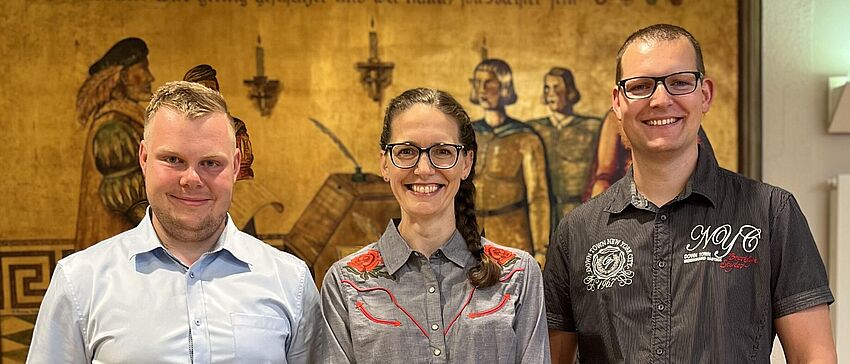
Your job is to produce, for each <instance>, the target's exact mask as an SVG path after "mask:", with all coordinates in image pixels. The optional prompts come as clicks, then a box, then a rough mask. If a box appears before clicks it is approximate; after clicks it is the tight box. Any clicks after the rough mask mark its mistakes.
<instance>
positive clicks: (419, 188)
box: [411, 184, 437, 193]
mask: <svg viewBox="0 0 850 364" xmlns="http://www.w3.org/2000/svg"><path fill="white" fill-rule="evenodd" d="M411 189H413V192H416V193H432V192H434V191H436V190H437V185H433V184H432V185H412V186H411Z"/></svg>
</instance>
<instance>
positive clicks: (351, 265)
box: [343, 249, 390, 280]
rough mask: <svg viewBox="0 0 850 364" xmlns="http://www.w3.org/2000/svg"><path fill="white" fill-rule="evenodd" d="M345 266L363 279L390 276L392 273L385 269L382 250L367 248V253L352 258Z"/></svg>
mask: <svg viewBox="0 0 850 364" xmlns="http://www.w3.org/2000/svg"><path fill="white" fill-rule="evenodd" d="M343 268H345V269H346V270H348V271H349V272H351V273H354V274H355V275H357V276H358V277H360V278H361V279H363V280H366V279H369V277H374V278H377V277H384V278H390V275H389V274H388V273H387V272H385V271H384V270H383V269H384V260H383V259H382V258H381V252H379V251H377V250H374V249H370V250H367V251H366V252H365V253H363V254H360V255H358V256H356V257H354V258H352V259H351V261H349V262H348V264H346V265H345V267H343Z"/></svg>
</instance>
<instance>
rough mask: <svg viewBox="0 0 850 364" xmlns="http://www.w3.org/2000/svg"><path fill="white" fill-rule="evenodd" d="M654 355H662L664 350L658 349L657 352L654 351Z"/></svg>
mask: <svg viewBox="0 0 850 364" xmlns="http://www.w3.org/2000/svg"><path fill="white" fill-rule="evenodd" d="M655 354H658V355H661V354H664V350H662V349H658V350H656V351H655Z"/></svg>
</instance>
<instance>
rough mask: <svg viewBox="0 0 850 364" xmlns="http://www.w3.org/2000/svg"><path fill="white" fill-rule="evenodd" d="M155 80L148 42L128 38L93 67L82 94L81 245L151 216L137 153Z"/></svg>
mask: <svg viewBox="0 0 850 364" xmlns="http://www.w3.org/2000/svg"><path fill="white" fill-rule="evenodd" d="M153 81H154V77H153V75H152V74H151V72H150V70H149V69H148V47H147V45H146V44H145V42H144V41H143V40H141V39H139V38H125V39H122V40H120V41H119V42H118V43H115V45H113V46H112V48H110V49H109V50H108V51H107V52H106V54H104V55H103V57H101V58H100V59H99V60H97V62H95V63H94V64H92V65H91V67H89V77H88V79H86V81H85V82H84V83H83V85H82V86H81V87H80V90H79V91H78V92H77V122H79V123H80V125H81V126H83V127H84V128H85V129H86V130H87V132H86V146H85V154H84V155H83V163H82V178H81V182H80V204H79V210H78V214H77V239H76V240H77V248H78V249H84V248H86V247H89V246H91V245H92V244H94V243H96V242H98V241H101V240H103V239H106V238H107V237H110V236H112V235H115V234H117V233H119V232H121V231H124V230H127V229H129V228H131V227H133V226H135V225H136V224H138V223H139V221H140V220H141V219H142V217H143V216H144V214H145V209H146V208H147V206H148V203H147V198H146V196H145V187H144V181H143V176H142V171H141V169H140V168H139V163H138V160H137V153H138V151H139V141H140V140H141V139H142V131H143V128H144V121H143V120H144V111H145V108H144V105H145V104H146V103H147V102H148V100H149V99H150V97H151V83H152V82H153Z"/></svg>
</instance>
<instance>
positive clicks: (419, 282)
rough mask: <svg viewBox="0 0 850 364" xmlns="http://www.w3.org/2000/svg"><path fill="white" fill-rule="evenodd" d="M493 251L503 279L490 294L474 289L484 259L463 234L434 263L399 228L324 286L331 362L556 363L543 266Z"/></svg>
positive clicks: (511, 252) (521, 255)
mask: <svg viewBox="0 0 850 364" xmlns="http://www.w3.org/2000/svg"><path fill="white" fill-rule="evenodd" d="M482 240H483V239H482ZM483 244H484V254H487V255H489V256H490V257H491V259H494V260H495V261H496V262H498V263H499V265H500V266H501V268H502V273H501V279H500V280H499V282H498V283H496V284H495V285H493V286H490V287H487V288H481V289H479V288H475V287H473V286H472V285H471V284H470V283H469V281H468V280H467V277H466V272H467V271H468V270H469V269H470V268H472V267H473V266H475V265H476V264H477V260H476V259H475V257H474V256H473V255H472V254H471V253H470V252H469V250H468V249H467V247H466V242H465V241H464V239H463V238H462V237H461V235H460V233H459V232H457V231H455V233H454V235H452V237H451V238H450V239H449V241H448V242H446V243H445V245H443V247H441V248H440V249H439V250H437V251H436V252H435V253H434V254H432V256H431V257H425V256H423V255H421V254H419V253H417V252H415V251H413V250H412V249H410V247H409V246H408V245H407V243H406V242H405V241H404V240H403V239H402V237H401V235H399V233H398V230H397V229H396V226H395V224H394V223H393V222H392V221H391V222H390V223H389V226H387V230H386V232H385V233H384V235H383V236H382V237H381V238H380V240H379V241H378V242H376V243H372V244H370V245H368V246H366V247H365V248H363V249H361V250H360V251H359V252H357V253H354V254H352V255H350V256H348V257H346V258H344V259H342V260H340V261H338V262H336V263H335V264H334V265H333V266H332V267H331V269H330V270H329V271H328V273H327V275H325V280H324V283H323V285H322V312H323V313H324V318H325V324H326V327H325V337H326V339H325V362H326V363H361V364H362V363H549V345H548V336H547V330H546V321H545V318H544V312H545V309H544V306H543V282H542V277H541V274H540V268H539V267H538V265H537V262H536V261H535V260H534V259H533V258H531V256H530V255H529V254H528V253H526V252H523V251H521V250H517V249H510V248H504V247H500V246H498V245H496V244H493V243H491V242H489V241H486V240H483Z"/></svg>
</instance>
